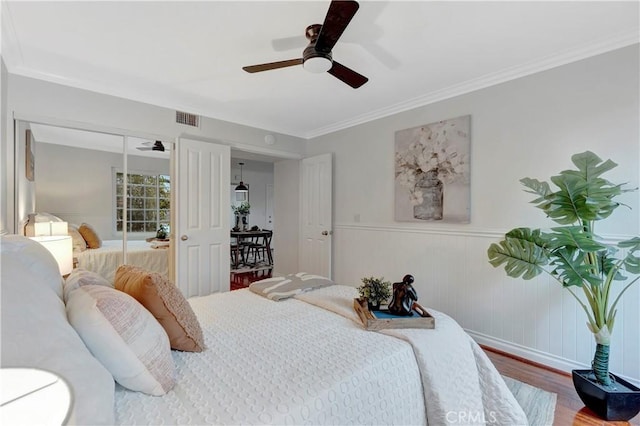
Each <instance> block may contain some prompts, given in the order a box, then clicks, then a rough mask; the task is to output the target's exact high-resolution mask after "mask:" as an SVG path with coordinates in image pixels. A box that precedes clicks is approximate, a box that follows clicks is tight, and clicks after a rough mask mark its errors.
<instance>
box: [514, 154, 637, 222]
mask: <svg viewBox="0 0 640 426" xmlns="http://www.w3.org/2000/svg"><path fill="white" fill-rule="evenodd" d="M572 161H573V163H574V164H575V165H576V166H577V167H578V170H564V171H562V172H560V174H559V175H556V176H552V177H551V182H552V183H553V184H554V185H555V186H557V187H558V191H555V192H553V191H552V190H551V189H550V187H549V185H548V184H547V183H546V182H540V181H538V180H536V179H531V178H524V179H521V180H520V182H522V184H523V185H524V186H525V187H527V188H528V189H529V190H527V191H526V192H529V193H532V194H536V195H538V198H536V199H535V200H533V201H532V203H533V204H536V207H538V208H540V209H542V210H543V211H544V212H545V213H546V214H547V216H549V218H551V219H552V220H554V221H555V222H557V223H559V224H560V225H571V224H576V223H579V222H580V221H595V220H601V219H604V218H606V217H609V216H610V215H611V213H612V212H613V211H614V210H615V209H616V208H617V207H618V206H619V205H620V204H619V203H617V202H615V201H613V199H614V198H615V197H616V196H617V195H620V194H621V193H623V192H627V191H628V190H623V189H622V185H614V184H612V183H611V182H609V181H608V180H606V179H603V178H601V177H600V175H602V174H603V173H605V172H607V171H609V170H611V169H613V168H614V167H616V166H617V164H616V163H614V162H613V161H611V160H607V161H604V162H603V161H602V160H601V159H600V158H599V157H598V156H597V155H595V154H594V153H592V152H590V151H586V152H583V153H581V154H576V155H574V156H573V157H572Z"/></svg>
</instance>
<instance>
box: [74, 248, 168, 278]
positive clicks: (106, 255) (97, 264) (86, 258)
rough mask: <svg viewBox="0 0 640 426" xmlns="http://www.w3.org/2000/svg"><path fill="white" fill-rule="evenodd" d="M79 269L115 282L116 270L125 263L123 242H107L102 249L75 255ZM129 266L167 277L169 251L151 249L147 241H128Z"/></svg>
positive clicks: (165, 249) (89, 250) (88, 250)
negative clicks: (95, 273)
mask: <svg viewBox="0 0 640 426" xmlns="http://www.w3.org/2000/svg"><path fill="white" fill-rule="evenodd" d="M74 256H75V257H76V258H77V259H78V268H83V269H86V270H89V271H93V272H97V273H98V274H100V275H102V276H103V277H104V278H106V279H107V280H108V281H109V282H111V283H112V282H113V280H114V278H115V275H116V270H117V269H118V267H119V266H120V265H122V263H123V254H122V240H105V241H103V242H102V247H100V248H97V249H87V250H85V251H83V252H80V253H74ZM127 264H129V265H136V266H140V267H142V268H145V269H147V270H149V271H151V272H159V273H161V274H165V275H167V274H168V272H169V250H168V249H167V248H151V244H150V243H148V242H146V241H138V240H130V241H127Z"/></svg>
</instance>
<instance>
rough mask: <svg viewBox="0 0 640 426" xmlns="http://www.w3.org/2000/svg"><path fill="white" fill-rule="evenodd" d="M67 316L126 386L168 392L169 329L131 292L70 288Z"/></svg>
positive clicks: (170, 372) (171, 368) (172, 382)
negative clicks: (166, 330) (166, 331)
mask: <svg viewBox="0 0 640 426" xmlns="http://www.w3.org/2000/svg"><path fill="white" fill-rule="evenodd" d="M66 309H67V316H68V318H69V322H70V323H71V325H72V326H73V328H75V330H76V331H77V332H78V334H79V335H80V337H81V338H82V340H83V341H84V343H85V345H87V348H89V350H90V351H91V353H92V354H93V356H95V357H96V358H97V359H98V360H99V361H100V362H101V363H102V365H104V366H105V368H106V369H107V370H109V372H110V373H111V374H112V375H113V378H114V379H115V380H116V381H117V382H118V383H120V384H121V385H122V386H124V387H125V388H127V389H131V390H134V391H139V392H144V393H147V394H150V395H155V396H160V395H164V394H165V393H166V392H167V391H169V390H170V389H171V388H173V386H174V385H175V377H174V376H175V366H174V364H173V359H172V357H171V348H170V347H169V339H168V338H167V333H165V331H164V329H163V328H162V327H161V326H160V324H158V322H157V321H156V320H155V318H153V316H152V315H151V314H150V313H149V311H147V310H146V309H145V308H144V307H143V306H142V305H140V304H139V303H138V302H137V301H136V300H135V299H134V298H133V297H131V296H129V295H128V294H126V293H123V292H121V291H118V290H116V289H114V288H111V287H106V286H102V285H84V286H81V287H78V288H76V289H75V290H73V291H71V292H69V297H68V300H67V308H66Z"/></svg>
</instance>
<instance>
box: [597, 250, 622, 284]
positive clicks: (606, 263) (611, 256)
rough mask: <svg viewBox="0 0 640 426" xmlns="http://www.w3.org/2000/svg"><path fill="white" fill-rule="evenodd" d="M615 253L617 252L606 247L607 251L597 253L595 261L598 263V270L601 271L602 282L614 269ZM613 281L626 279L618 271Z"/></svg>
mask: <svg viewBox="0 0 640 426" xmlns="http://www.w3.org/2000/svg"><path fill="white" fill-rule="evenodd" d="M617 252H618V250H617V249H616V248H615V247H608V248H607V250H602V251H600V252H598V253H597V255H596V259H597V261H598V270H599V271H601V274H602V279H603V280H604V279H606V276H607V275H609V273H610V272H611V270H612V269H615V268H616V265H617V264H618V259H617V258H616V257H615V254H616V253H617ZM613 279H614V280H616V281H622V280H625V279H626V277H625V276H624V275H622V274H621V273H620V272H619V271H616V274H615V275H614V276H613Z"/></svg>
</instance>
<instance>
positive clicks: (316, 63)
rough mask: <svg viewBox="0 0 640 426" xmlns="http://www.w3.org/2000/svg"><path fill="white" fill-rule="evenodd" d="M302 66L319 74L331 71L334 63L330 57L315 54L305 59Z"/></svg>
mask: <svg viewBox="0 0 640 426" xmlns="http://www.w3.org/2000/svg"><path fill="white" fill-rule="evenodd" d="M302 66H303V67H304V69H305V70H307V71H309V72H312V73H317V74H319V73H323V72H327V71H329V70H330V69H331V66H332V63H331V59H329V58H325V57H323V56H315V57H312V58H308V59H305V61H304V63H303V64H302Z"/></svg>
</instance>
